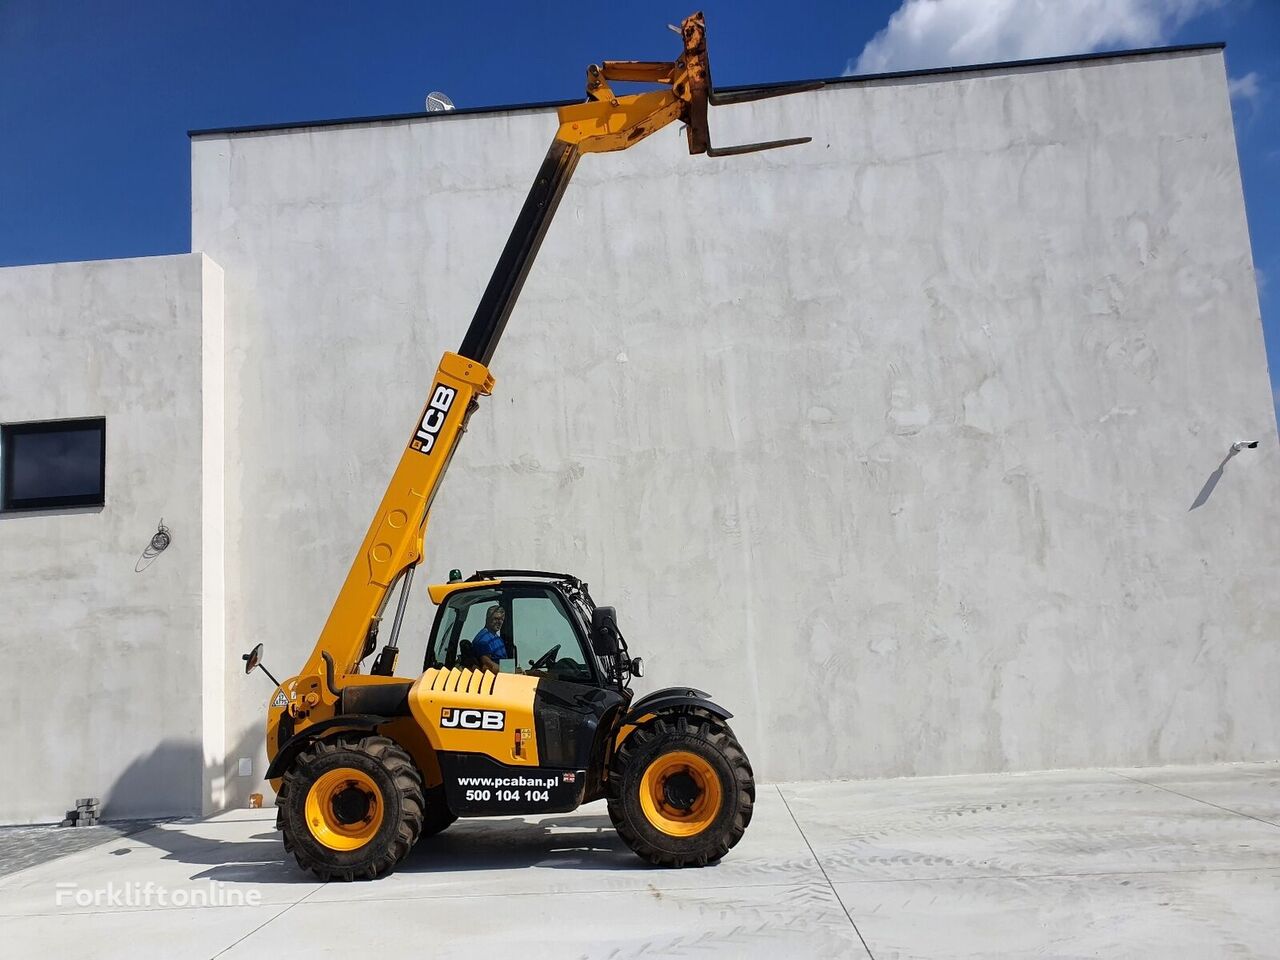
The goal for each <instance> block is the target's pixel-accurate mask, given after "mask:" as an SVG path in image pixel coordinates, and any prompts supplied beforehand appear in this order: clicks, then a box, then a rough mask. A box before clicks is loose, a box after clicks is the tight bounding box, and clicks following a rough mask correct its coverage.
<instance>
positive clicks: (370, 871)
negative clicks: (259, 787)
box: [276, 736, 447, 881]
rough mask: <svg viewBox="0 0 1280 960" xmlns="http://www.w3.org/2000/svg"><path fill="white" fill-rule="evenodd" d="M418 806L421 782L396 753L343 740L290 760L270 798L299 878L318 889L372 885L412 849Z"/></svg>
mask: <svg viewBox="0 0 1280 960" xmlns="http://www.w3.org/2000/svg"><path fill="white" fill-rule="evenodd" d="M423 800H424V798H423V790H422V775H421V774H420V773H419V772H418V768H417V767H415V766H414V764H413V760H411V759H410V757H409V754H408V753H406V752H405V750H404V748H403V747H401V746H400V745H399V744H397V743H396V742H395V741H394V740H390V739H388V738H387V737H379V736H366V737H354V736H344V737H340V738H338V739H336V740H321V741H317V742H315V743H313V744H310V745H309V746H308V747H307V748H306V749H305V750H303V751H302V753H300V754H298V757H297V759H296V760H295V761H294V763H293V766H292V767H290V768H289V770H288V772H286V773H285V775H284V783H283V784H282V785H281V788H280V793H279V794H278V795H277V796H276V805H277V807H279V811H278V815H277V820H276V822H277V826H278V827H279V828H280V829H281V830H282V831H283V832H284V848H285V850H286V852H289V853H292V854H293V855H294V857H295V858H297V861H298V865H299V866H300V867H302V868H303V869H304V870H310V871H312V872H313V873H314V874H315V875H316V876H317V877H319V878H320V879H321V880H326V881H327V880H354V879H357V878H359V879H369V880H372V879H374V878H376V877H380V876H382V875H384V874H387V873H390V872H391V871H392V870H394V869H395V866H396V864H397V863H399V862H400V861H401V860H402V859H404V857H405V856H406V855H407V854H408V852H409V851H410V850H411V849H413V845H414V844H415V843H417V841H418V837H419V836H420V835H421V833H422V827H423V806H424V804H423ZM446 809H447V808H446ZM441 829H443V828H441Z"/></svg>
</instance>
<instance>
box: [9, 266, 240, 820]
mask: <svg viewBox="0 0 1280 960" xmlns="http://www.w3.org/2000/svg"><path fill="white" fill-rule="evenodd" d="M221 287H222V276H221V270H220V269H219V268H218V266H217V265H216V264H214V263H213V262H211V261H210V260H209V259H208V258H206V257H204V256H201V255H198V254H197V255H187V256H178V257H156V258H151V259H141V260H116V261H101V262H95V263H66V264H55V265H51V266H34V267H11V268H7V269H3V270H0V422H3V423H13V422H23V421H29V420H55V419H68V418H79V417H93V416H104V417H106V422H107V425H106V439H107V456H106V504H105V506H102V507H93V508H78V509H69V510H49V511H41V512H35V513H7V514H0V611H3V615H2V616H0V660H2V661H3V663H4V669H3V671H0V700H2V701H3V702H4V704H5V713H6V716H7V717H8V721H7V724H6V727H7V730H8V734H9V735H8V737H7V739H6V744H7V752H6V756H5V772H4V785H5V786H4V789H3V790H2V791H0V822H2V823H15V822H16V823H32V822H41V821H50V820H60V819H61V818H62V816H63V815H64V813H65V812H66V811H67V810H68V809H69V808H72V807H74V805H75V801H76V799H77V798H78V797H85V796H97V797H101V798H102V799H103V814H104V816H107V817H112V818H124V817H141V816H152V815H164V814H191V813H200V812H201V811H202V810H212V809H214V808H215V807H217V806H220V805H221V803H222V802H223V796H222V767H223V757H222V736H223V730H224V724H223V703H222V699H221V687H222V677H223V675H224V670H225V665H224V663H223V659H224V658H223V650H222V635H221V632H220V627H219V624H218V623H217V619H216V617H215V618H214V619H212V620H211V619H210V618H209V617H208V616H207V615H206V613H205V611H206V610H209V609H210V608H211V606H214V607H216V609H217V611H218V615H219V616H220V614H221V596H220V590H221V582H222V578H223V571H222V558H221V555H220V553H219V551H220V549H221V529H222V525H223V518H222V516H221V513H220V509H221V507H220V503H219V501H218V500H217V498H216V494H217V492H218V491H219V489H220V482H221V472H222V444H223V438H222V435H221V433H220V432H219V430H220V418H221V414H222V403H223V398H222V390H221V382H222V378H221V366H222V359H223V354H222V349H221V343H220V336H221V324H222V313H221V303H220V297H221ZM206 440H207V441H208V443H207V444H206V442H205V441H206ZM162 517H163V519H164V523H165V525H166V526H168V527H169V529H170V531H171V533H172V544H171V546H170V547H169V548H168V549H167V550H166V551H165V552H163V553H161V554H160V555H159V556H157V557H156V558H155V560H154V561H153V562H152V563H151V564H150V565H148V566H145V568H144V569H142V570H141V571H140V572H138V571H137V570H136V568H137V567H138V566H139V563H138V561H139V557H140V555H141V554H142V552H143V549H144V548H145V547H146V546H147V544H148V542H149V541H150V539H151V535H152V534H153V533H155V531H156V524H157V523H158V522H159V521H160V519H161V518H162ZM204 531H210V532H209V533H206V532H204ZM208 598H212V599H214V600H215V601H216V604H214V605H210V604H206V602H205V601H206V599H208ZM205 662H209V663H210V664H212V665H213V666H215V668H216V669H213V670H211V671H208V673H207V675H208V676H209V678H210V686H209V687H208V688H206V687H205V684H204V680H203V677H204V676H205V675H206V671H205V670H204V669H203V664H204V663H205Z"/></svg>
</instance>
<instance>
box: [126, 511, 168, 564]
mask: <svg viewBox="0 0 1280 960" xmlns="http://www.w3.org/2000/svg"><path fill="white" fill-rule="evenodd" d="M172 542H173V537H172V536H171V535H170V534H169V528H168V527H166V526H165V525H164V517H161V518H160V523H159V525H158V526H157V527H156V532H155V533H153V534H152V535H151V542H150V543H148V544H147V546H146V548H145V549H144V550H143V551H142V555H141V556H139V557H138V562H137V563H135V564H134V565H133V572H134V573H141V572H142V571H143V570H145V569H147V567H149V566H151V564H152V563H153V562H154V561H155V559H156V557H158V556H160V554H162V553H164V552H165V550H167V549H169V544H170V543H172Z"/></svg>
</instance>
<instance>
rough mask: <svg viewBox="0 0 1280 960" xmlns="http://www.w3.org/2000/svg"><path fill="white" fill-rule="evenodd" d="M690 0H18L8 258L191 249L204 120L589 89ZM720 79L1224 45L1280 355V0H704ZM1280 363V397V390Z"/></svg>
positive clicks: (0, 42) (4, 102) (3, 125)
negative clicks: (194, 144) (192, 163)
mask: <svg viewBox="0 0 1280 960" xmlns="http://www.w3.org/2000/svg"><path fill="white" fill-rule="evenodd" d="M695 2H696V0H684V2H682V3H669V2H649V3H614V4H597V5H592V6H585V7H584V6H583V5H581V4H569V3H559V2H542V3H538V2H528V0H525V2H521V3H511V2H503V0H491V2H489V3H486V4H462V3H452V4H429V3H425V2H421V0H418V2H413V0H382V2H372V3H363V4H356V3H350V2H347V3H336V2H326V0H311V2H306V3H304V2H297V0H267V2H263V0H256V2H245V0H209V2H204V3H200V4H191V3H184V2H175V0H164V2H160V0H127V2H126V0H96V2H87V0H0V130H3V131H4V137H5V149H3V150H0V265H12V264H21V263H43V262H50V261H58V260H87V259H99V258H107V257H132V256H144V255H150V254H164V253H176V252H183V251H186V250H188V249H189V247H190V239H189V232H190V211H189V200H190V186H189V182H188V175H189V163H188V145H187V138H186V131H187V130H188V129H193V128H204V127H218V126H240V125H247V124H256V123H275V122H280V121H286V120H311V119H322V118H330V117H344V116H359V115H369V114H383V113H403V112H412V111H416V110H420V109H422V102H423V97H424V95H425V94H426V93H427V91H429V90H443V91H445V92H446V93H448V94H449V95H450V96H451V97H452V98H453V99H454V101H455V102H456V103H457V104H458V105H459V106H488V105H499V104H510V103H525V102H531V101H539V100H557V99H569V98H575V97H578V96H580V95H581V92H582V70H583V67H585V65H586V64H588V63H591V62H593V61H598V60H600V59H604V58H610V59H633V58H634V59H644V58H653V59H665V58H666V57H667V56H668V55H669V54H670V51H671V45H672V41H673V40H675V38H674V37H673V36H672V35H671V34H670V33H668V32H667V31H666V30H665V29H664V26H663V25H664V24H666V23H669V22H676V23H678V22H679V20H680V19H681V17H683V16H684V15H686V14H688V13H689V12H691V11H692V9H694V5H695ZM703 9H704V10H705V11H706V14H707V21H708V29H709V33H710V36H711V41H712V47H711V49H712V58H713V60H712V62H713V65H714V67H715V71H716V82H717V83H718V84H723V85H730V84H741V83H757V82H769V81H777V80H799V79H806V78H816V77H831V76H839V75H841V74H843V73H850V72H866V71H869V70H893V69H911V68H917V67H930V66H943V65H947V64H952V63H974V62H987V61H991V60H1006V59H1019V58H1025V57H1037V56H1055V55H1059V54H1070V53H1084V52H1088V51H1092V50H1107V49H1124V48H1130V47H1141V46H1155V45H1162V44H1169V43H1198V42H1203V41H1214V40H1225V41H1226V42H1227V67H1228V74H1229V76H1230V77H1231V79H1232V81H1233V83H1232V86H1233V99H1232V105H1233V108H1234V111H1235V124H1236V137H1237V142H1238V145H1239V150H1240V165H1241V171H1242V175H1243V178H1244V188H1245V198H1246V203H1247V206H1248V212H1249V225H1250V232H1251V235H1252V239H1253V256H1254V263H1255V265H1256V267H1257V269H1258V273H1259V287H1260V295H1261V301H1262V315H1263V325H1264V329H1265V331H1266V335H1267V342H1268V345H1269V352H1270V354H1271V356H1272V357H1280V309H1277V306H1276V292H1275V290H1274V289H1273V288H1274V287H1275V286H1276V285H1280V117H1278V114H1277V111H1278V110H1280V98H1278V97H1277V95H1276V94H1277V91H1278V90H1280V43H1277V40H1278V39H1280V2H1277V0H862V2H858V0H830V2H818V0H812V2H811V0H792V2H789V3H785V4H781V3H773V4H770V3H763V2H756V0H737V2H718V0H708V2H705V3H704V4H703ZM1278 367H1280V363H1273V364H1272V365H1271V369H1272V384H1273V393H1277V394H1278V395H1280V388H1278V387H1277V384H1280V370H1278V369H1277V368H1278Z"/></svg>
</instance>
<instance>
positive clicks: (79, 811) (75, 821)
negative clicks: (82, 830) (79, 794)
mask: <svg viewBox="0 0 1280 960" xmlns="http://www.w3.org/2000/svg"><path fill="white" fill-rule="evenodd" d="M101 803H102V801H101V800H99V799H98V798H97V797H85V798H84V799H83V800H77V801H76V808H75V809H74V810H68V811H67V819H65V820H63V821H62V826H64V827H96V826H97V825H98V808H99V806H100V805H101Z"/></svg>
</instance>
